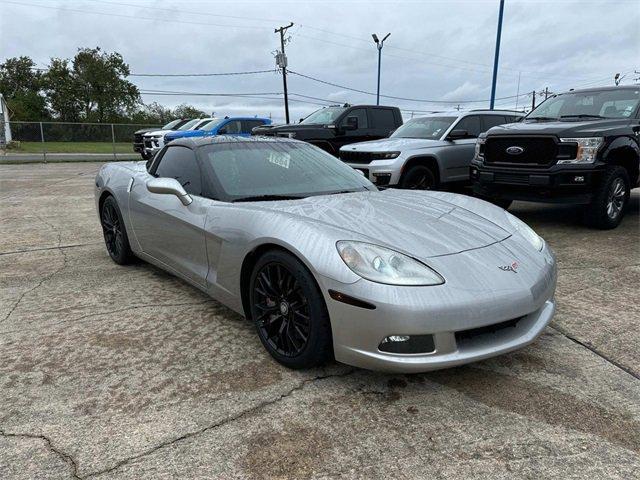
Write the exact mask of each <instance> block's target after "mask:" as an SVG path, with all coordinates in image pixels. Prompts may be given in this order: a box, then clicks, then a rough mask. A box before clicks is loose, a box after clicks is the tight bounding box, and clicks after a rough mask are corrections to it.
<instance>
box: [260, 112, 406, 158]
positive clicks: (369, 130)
mask: <svg viewBox="0 0 640 480" xmlns="http://www.w3.org/2000/svg"><path fill="white" fill-rule="evenodd" d="M400 125H402V115H401V114H400V109H399V108H397V107H383V106H375V105H354V106H351V105H348V104H345V105H342V106H339V105H336V106H331V107H324V108H321V109H320V110H316V111H315V112H313V113H312V114H311V115H309V116H308V117H307V118H304V119H302V120H300V123H296V124H290V125H278V126H267V125H265V126H262V127H256V128H254V129H253V131H252V132H251V134H252V135H270V136H279V137H289V138H295V139H296V140H303V141H305V142H309V143H311V144H313V145H316V146H318V147H320V148H322V149H323V150H325V151H327V152H329V153H330V154H332V155H335V156H338V151H339V150H340V147H342V146H344V145H348V144H350V143H356V142H364V141H366V140H378V139H380V138H385V137H388V136H389V134H390V133H391V132H392V131H393V130H395V129H396V128H398V127H399V126H400Z"/></svg>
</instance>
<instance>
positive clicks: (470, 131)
mask: <svg viewBox="0 0 640 480" xmlns="http://www.w3.org/2000/svg"><path fill="white" fill-rule="evenodd" d="M453 129H454V130H466V131H467V138H475V137H477V136H478V135H480V133H481V132H482V127H481V126H480V117H479V116H478V115H471V116H469V117H464V118H463V119H462V120H460V121H459V122H458V124H457V125H456V126H455V127H453Z"/></svg>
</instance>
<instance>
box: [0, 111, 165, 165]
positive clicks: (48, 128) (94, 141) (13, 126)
mask: <svg viewBox="0 0 640 480" xmlns="http://www.w3.org/2000/svg"><path fill="white" fill-rule="evenodd" d="M155 128H161V126H159V125H149V124H128V123H127V124H124V123H72V122H22V121H10V122H4V121H2V119H0V130H2V132H3V135H2V136H0V161H3V160H4V161H5V162H6V161H11V162H14V161H15V162H21V161H24V162H47V161H92V160H94V161H111V160H137V159H140V154H139V153H137V152H134V150H133V140H134V132H136V131H138V130H142V129H155Z"/></svg>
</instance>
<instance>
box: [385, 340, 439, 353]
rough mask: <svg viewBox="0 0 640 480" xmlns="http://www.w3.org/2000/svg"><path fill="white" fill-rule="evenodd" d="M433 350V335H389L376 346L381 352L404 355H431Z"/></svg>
mask: <svg viewBox="0 0 640 480" xmlns="http://www.w3.org/2000/svg"><path fill="white" fill-rule="evenodd" d="M435 349H436V347H435V343H434V342H433V335H390V336H388V337H386V338H384V339H383V340H382V342H380V345H378V350H380V351H381V352H387V353H400V354H405V355H409V354H418V353H433V352H434V351H435Z"/></svg>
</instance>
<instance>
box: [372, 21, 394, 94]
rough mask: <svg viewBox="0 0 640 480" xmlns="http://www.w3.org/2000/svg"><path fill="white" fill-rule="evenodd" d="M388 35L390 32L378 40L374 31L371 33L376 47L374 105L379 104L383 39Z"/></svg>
mask: <svg viewBox="0 0 640 480" xmlns="http://www.w3.org/2000/svg"><path fill="white" fill-rule="evenodd" d="M389 35H391V33H387V35H386V36H385V37H384V38H383V39H382V40H379V39H378V36H377V35H376V34H375V33H373V34H372V35H371V36H372V37H373V41H374V42H375V44H376V48H377V49H378V90H377V93H376V105H380V65H381V64H382V47H383V46H384V41H385V40H386V39H387V38H389Z"/></svg>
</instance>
